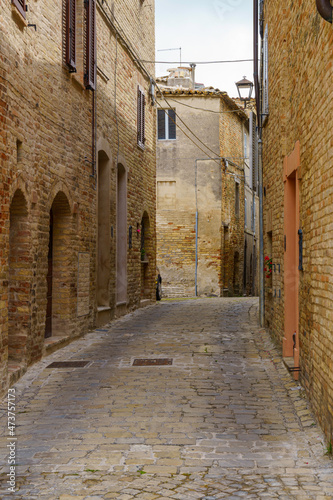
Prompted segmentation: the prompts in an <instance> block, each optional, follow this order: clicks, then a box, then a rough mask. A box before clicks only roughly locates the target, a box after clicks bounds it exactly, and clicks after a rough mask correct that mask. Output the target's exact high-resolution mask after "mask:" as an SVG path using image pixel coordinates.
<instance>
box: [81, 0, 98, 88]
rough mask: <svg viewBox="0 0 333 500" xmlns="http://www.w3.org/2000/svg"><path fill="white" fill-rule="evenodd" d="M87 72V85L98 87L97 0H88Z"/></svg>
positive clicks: (88, 86)
mask: <svg viewBox="0 0 333 500" xmlns="http://www.w3.org/2000/svg"><path fill="white" fill-rule="evenodd" d="M85 5H86V72H85V79H84V80H85V82H84V83H85V86H86V88H87V89H90V90H95V89H96V0H86V1H85Z"/></svg>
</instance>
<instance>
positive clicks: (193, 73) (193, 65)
mask: <svg viewBox="0 0 333 500" xmlns="http://www.w3.org/2000/svg"><path fill="white" fill-rule="evenodd" d="M190 66H191V71H192V88H193V90H195V67H196V64H194V63H191V64H190Z"/></svg>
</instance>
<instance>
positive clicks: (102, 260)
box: [96, 141, 111, 308]
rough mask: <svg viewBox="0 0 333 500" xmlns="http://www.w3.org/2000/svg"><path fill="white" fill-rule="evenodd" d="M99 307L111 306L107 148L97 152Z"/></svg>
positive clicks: (97, 298)
mask: <svg viewBox="0 0 333 500" xmlns="http://www.w3.org/2000/svg"><path fill="white" fill-rule="evenodd" d="M104 142H105V141H104ZM97 159H98V163H97V200H98V201H97V293H96V300H97V307H98V308H105V307H109V306H110V297H109V284H110V246H111V234H110V227H111V224H110V171H111V160H110V156H109V155H108V154H107V153H106V151H105V150H103V149H100V150H98V154H97Z"/></svg>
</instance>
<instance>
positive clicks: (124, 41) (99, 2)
mask: <svg viewBox="0 0 333 500" xmlns="http://www.w3.org/2000/svg"><path fill="white" fill-rule="evenodd" d="M97 2H98V4H99V7H100V8H101V9H102V11H103V12H104V14H105V16H106V18H107V19H108V21H109V23H110V25H111V26H112V28H113V29H114V31H115V32H116V33H117V34H118V35H119V37H120V38H121V40H122V41H123V43H125V45H126V47H127V49H128V50H129V52H130V54H131V55H132V57H133V60H134V61H136V62H137V63H138V64H139V66H140V67H141V68H142V70H143V71H144V73H145V74H146V75H147V76H148V78H149V79H152V81H153V82H154V83H155V85H156V87H157V89H158V90H159V92H160V94H161V96H162V97H163V99H164V100H165V102H166V103H167V105H168V107H169V108H170V109H173V108H172V106H171V104H170V103H169V102H168V101H167V99H166V98H165V97H164V95H163V91H162V90H161V88H160V87H159V86H158V84H157V83H156V80H155V78H154V77H152V75H151V74H150V73H149V71H148V70H147V69H146V68H145V66H144V65H143V64H142V63H143V62H146V63H149V61H145V60H142V59H139V58H138V57H136V54H135V50H134V49H133V48H132V46H131V44H130V42H129V41H128V40H127V38H126V35H125V34H124V32H123V30H122V28H121V27H120V25H119V23H118V21H117V19H116V17H115V15H114V13H113V12H112V10H111V9H110V6H109V4H108V3H107V2H106V1H105V0H97ZM104 4H105V5H106V6H107V8H108V11H109V12H110V14H111V15H112V17H113V19H114V21H115V22H116V23H117V25H118V26H119V27H118V28H117V27H116V26H115V24H114V22H113V21H112V20H111V19H110V17H109V15H108V14H107V13H106V11H105V9H104ZM177 64H178V63H177ZM189 64H190V63H189ZM161 108H162V107H161ZM162 109H163V108H162ZM176 116H177V118H178V119H179V120H180V121H181V122H182V123H183V125H184V126H185V127H186V128H187V129H188V130H189V132H190V133H191V134H192V135H193V136H194V137H195V138H196V139H197V140H198V141H199V142H200V143H201V144H202V145H203V146H204V147H205V148H206V149H208V151H210V152H211V153H213V155H214V156H215V157H216V156H218V157H219V156H220V155H218V154H217V153H216V152H215V151H213V150H212V149H211V148H209V147H208V146H206V144H205V143H204V142H202V141H201V139H200V138H199V137H198V136H197V135H196V134H195V133H194V132H193V131H192V130H191V129H190V128H189V127H188V126H187V125H186V123H185V122H184V121H183V120H182V118H181V117H180V116H179V115H178V114H177V113H176ZM176 126H178V127H179V124H178V123H177V124H176ZM179 128H180V127H179ZM181 130H182V129H181ZM182 131H183V130H182ZM183 133H184V134H185V135H186V136H187V137H188V138H189V139H190V140H191V141H192V142H193V143H194V144H195V145H196V146H197V147H198V148H199V149H200V150H201V151H202V152H203V153H204V154H205V155H206V156H208V157H209V158H210V155H209V154H207V153H206V152H205V151H204V150H203V149H202V148H201V147H200V146H199V145H198V144H196V143H195V142H194V141H193V139H191V138H190V137H189V136H188V135H187V134H186V133H185V132H184V131H183Z"/></svg>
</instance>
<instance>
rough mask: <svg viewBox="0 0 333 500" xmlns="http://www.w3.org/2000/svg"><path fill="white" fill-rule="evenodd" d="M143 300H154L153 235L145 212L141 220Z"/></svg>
mask: <svg viewBox="0 0 333 500" xmlns="http://www.w3.org/2000/svg"><path fill="white" fill-rule="evenodd" d="M140 254H141V299H150V298H152V291H153V288H152V279H154V278H155V276H152V266H151V263H152V259H153V255H152V235H151V227H150V220H149V215H148V213H147V212H144V214H143V216H142V219H141V244H140Z"/></svg>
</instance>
